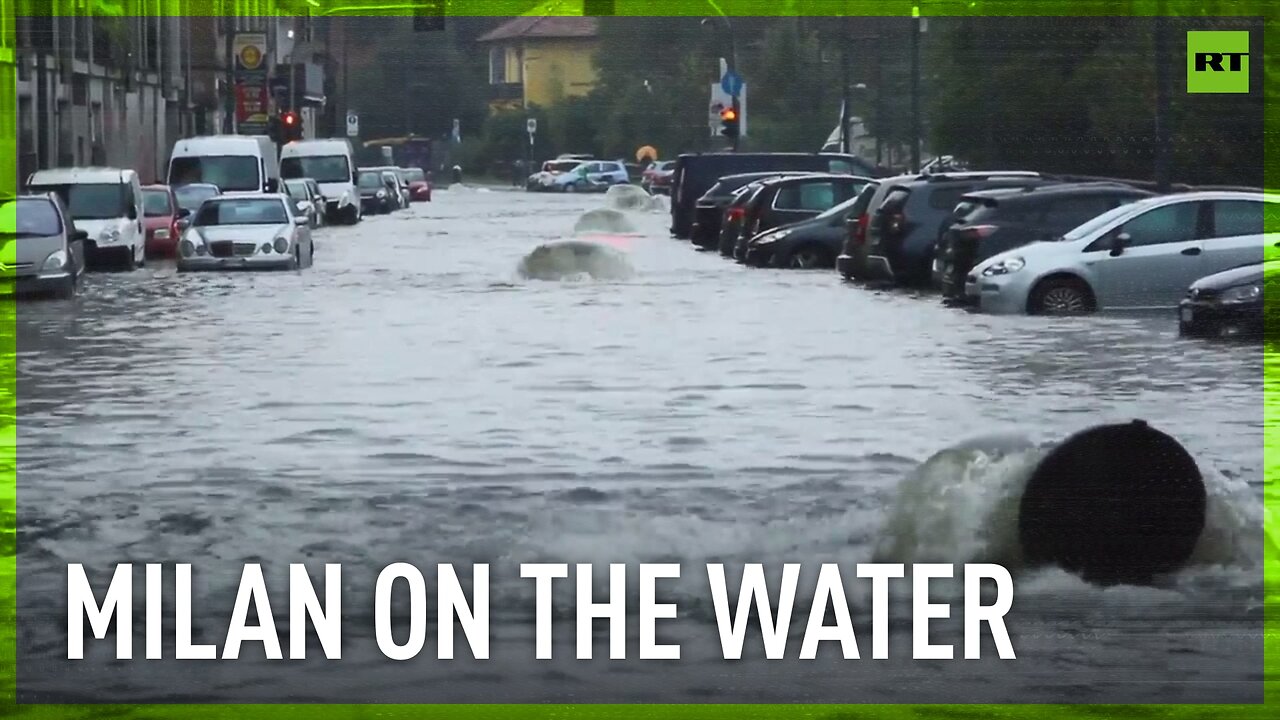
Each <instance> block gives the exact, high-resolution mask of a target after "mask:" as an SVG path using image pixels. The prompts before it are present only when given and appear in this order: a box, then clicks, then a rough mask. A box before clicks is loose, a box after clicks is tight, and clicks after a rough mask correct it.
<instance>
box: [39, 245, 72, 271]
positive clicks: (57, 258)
mask: <svg viewBox="0 0 1280 720" xmlns="http://www.w3.org/2000/svg"><path fill="white" fill-rule="evenodd" d="M66 264H67V252H66V251H65V250H55V251H53V252H51V253H49V257H47V258H45V259H44V264H43V265H41V266H40V270H41V272H57V271H59V270H61V269H62V268H64V267H66Z"/></svg>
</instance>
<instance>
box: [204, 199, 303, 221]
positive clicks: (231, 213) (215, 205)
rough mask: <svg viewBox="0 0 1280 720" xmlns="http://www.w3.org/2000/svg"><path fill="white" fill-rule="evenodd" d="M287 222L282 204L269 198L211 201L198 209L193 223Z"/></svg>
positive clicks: (287, 217) (286, 215)
mask: <svg viewBox="0 0 1280 720" xmlns="http://www.w3.org/2000/svg"><path fill="white" fill-rule="evenodd" d="M287 222H289V215H288V213H287V212H286V211H285V207H284V203H282V202H280V201H279V200H272V199H269V198H250V199H236V198H227V199H224V200H213V201H210V202H207V203H205V204H204V205H202V206H201V207H200V212H198V213H196V219H195V222H194V223H193V224H194V225H197V226H199V227H210V226H215V225H279V224H282V223H287Z"/></svg>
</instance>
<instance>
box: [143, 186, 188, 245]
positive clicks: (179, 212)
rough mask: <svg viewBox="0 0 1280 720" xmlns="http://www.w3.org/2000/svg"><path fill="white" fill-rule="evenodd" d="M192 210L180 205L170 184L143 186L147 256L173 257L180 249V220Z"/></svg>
mask: <svg viewBox="0 0 1280 720" xmlns="http://www.w3.org/2000/svg"><path fill="white" fill-rule="evenodd" d="M189 214H190V211H188V210H184V209H182V208H181V207H180V206H179V205H178V201H177V198H176V197H175V196H174V194H173V191H172V190H171V189H170V188H169V186H168V185H146V186H144V187H143V188H142V222H143V227H144V228H145V230H146V233H147V257H148V258H171V257H173V256H174V255H175V254H176V253H177V250H178V234H179V233H178V220H180V219H181V218H184V217H186V216H187V215H189Z"/></svg>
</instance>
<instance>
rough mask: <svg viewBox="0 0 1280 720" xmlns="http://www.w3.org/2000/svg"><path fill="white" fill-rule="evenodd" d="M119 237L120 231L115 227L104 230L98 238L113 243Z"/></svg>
mask: <svg viewBox="0 0 1280 720" xmlns="http://www.w3.org/2000/svg"><path fill="white" fill-rule="evenodd" d="M119 239H120V231H119V230H117V229H115V228H112V229H110V230H103V231H102V233H101V234H100V235H98V240H99V241H100V242H108V243H113V242H116V241H117V240H119Z"/></svg>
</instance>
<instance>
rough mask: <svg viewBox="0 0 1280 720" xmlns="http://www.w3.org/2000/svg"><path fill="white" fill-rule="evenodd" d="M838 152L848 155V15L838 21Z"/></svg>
mask: <svg viewBox="0 0 1280 720" xmlns="http://www.w3.org/2000/svg"><path fill="white" fill-rule="evenodd" d="M840 26H841V27H840V78H841V79H840V96H841V102H840V108H841V110H840V152H842V153H845V154H846V155H847V154H848V153H849V146H850V142H849V117H850V115H851V113H850V110H849V14H848V13H847V12H846V13H845V15H844V17H842V18H841V19H840Z"/></svg>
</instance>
